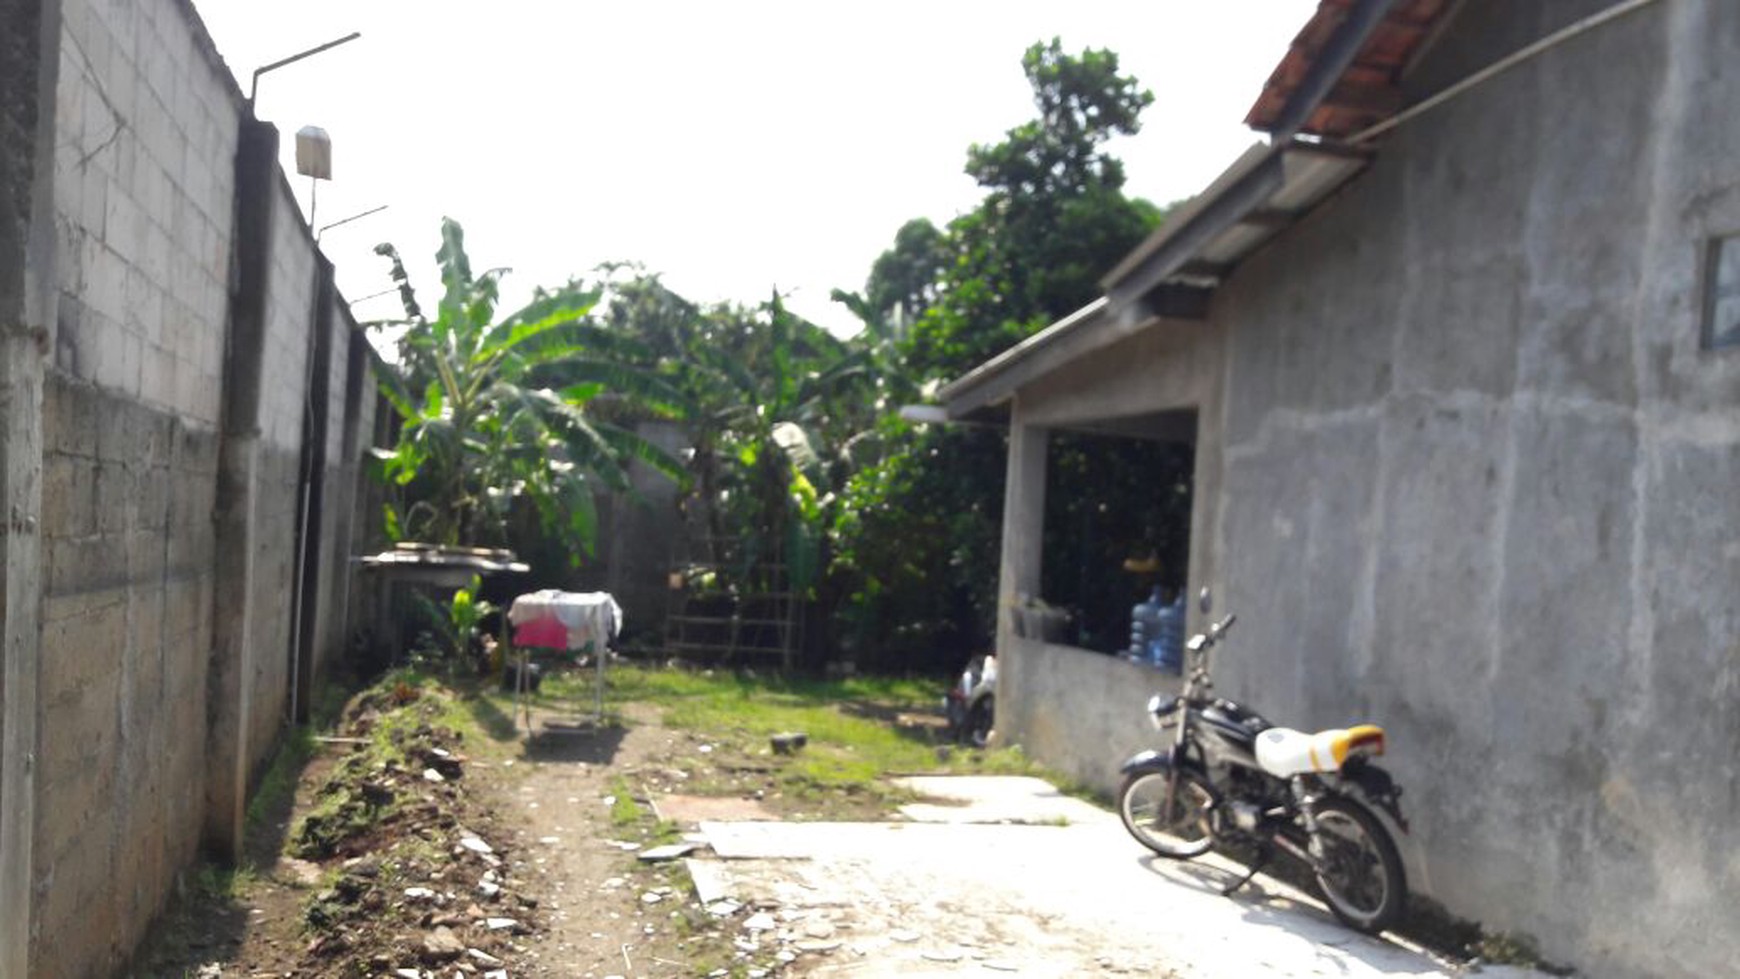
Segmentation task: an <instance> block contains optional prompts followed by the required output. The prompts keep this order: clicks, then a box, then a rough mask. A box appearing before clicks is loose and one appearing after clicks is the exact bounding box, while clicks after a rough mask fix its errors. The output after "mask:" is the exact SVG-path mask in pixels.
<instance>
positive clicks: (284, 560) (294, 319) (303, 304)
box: [248, 181, 317, 767]
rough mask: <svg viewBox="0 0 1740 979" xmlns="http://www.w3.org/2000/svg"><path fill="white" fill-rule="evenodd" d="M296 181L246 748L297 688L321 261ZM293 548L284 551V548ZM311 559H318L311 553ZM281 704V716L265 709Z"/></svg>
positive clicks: (284, 225) (271, 362)
mask: <svg viewBox="0 0 1740 979" xmlns="http://www.w3.org/2000/svg"><path fill="white" fill-rule="evenodd" d="M299 214H300V212H299V211H298V209H297V205H296V201H295V198H294V197H293V196H292V195H291V193H290V187H289V185H288V184H285V183H283V182H282V181H280V182H279V186H278V189H277V200H276V201H275V203H274V208H273V214H272V227H271V237H272V241H271V263H270V266H269V268H270V272H269V277H268V284H267V287H266V329H265V337H264V340H263V345H264V347H265V351H264V357H265V364H266V365H267V366H266V367H265V369H264V370H263V371H262V373H261V385H260V407H259V412H260V415H259V428H260V442H259V457H258V459H257V460H256V465H257V466H258V479H257V482H256V493H255V497H254V519H255V520H256V521H257V527H256V533H255V537H254V545H253V546H254V577H253V583H252V584H253V595H254V601H253V604H254V608H255V610H256V611H255V619H254V625H253V641H254V645H255V648H256V652H255V655H254V657H253V667H254V675H253V677H252V678H251V680H250V682H251V683H252V684H253V703H254V704H255V705H256V707H255V710H254V712H253V716H252V725H253V729H252V734H251V735H250V736H249V738H248V744H249V746H250V748H251V749H252V748H253V747H254V746H259V750H260V751H261V752H262V754H261V755H259V756H257V757H254V758H251V759H250V767H252V766H253V765H255V764H258V762H259V761H260V760H261V759H262V758H263V757H264V754H263V753H264V752H265V751H267V750H269V749H270V746H271V745H272V743H273V740H274V738H273V735H274V733H275V732H276V731H277V730H278V729H279V728H280V727H281V726H282V725H283V724H284V722H285V718H286V711H287V710H288V707H289V703H290V698H291V684H292V682H293V672H292V664H293V651H292V645H291V644H292V639H293V633H294V630H295V622H296V613H295V608H294V605H293V603H292V602H291V600H290V599H291V596H293V595H294V594H295V592H296V574H297V569H298V563H297V560H298V549H297V546H296V545H295V543H294V542H295V541H296V530H297V526H298V525H297V520H298V513H297V511H298V508H299V506H300V503H301V495H300V486H301V479H302V473H301V458H302V427H303V424H304V421H305V419H304V415H305V411H304V408H305V405H306V401H307V396H308V394H307V392H308V355H309V331H310V329H311V323H312V317H313V315H314V296H315V289H316V284H317V283H316V279H315V271H316V256H315V252H314V247H313V239H312V236H311V235H310V234H309V231H308V228H307V226H306V225H304V224H303V223H302V220H301V218H300V217H299ZM287 541H288V542H291V544H290V546H286V545H285V542H287ZM311 556H312V555H311ZM263 705H275V709H262V706H263Z"/></svg>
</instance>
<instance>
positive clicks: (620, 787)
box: [610, 775, 642, 829]
mask: <svg viewBox="0 0 1740 979" xmlns="http://www.w3.org/2000/svg"><path fill="white" fill-rule="evenodd" d="M641 815H642V814H641V809H640V803H638V802H635V801H634V790H633V789H631V788H630V787H629V784H628V779H626V778H623V777H622V776H621V775H618V776H616V777H615V778H612V779H611V780H610V825H612V826H614V827H616V828H617V829H625V828H627V827H629V826H633V825H635V824H637V823H639V822H640V819H641Z"/></svg>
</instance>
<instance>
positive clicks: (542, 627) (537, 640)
mask: <svg viewBox="0 0 1740 979" xmlns="http://www.w3.org/2000/svg"><path fill="white" fill-rule="evenodd" d="M514 645H516V646H538V647H542V648H544V649H567V648H568V628H567V626H564V625H563V624H562V623H561V621H560V620H559V619H557V618H556V617H555V616H553V615H546V616H543V617H541V618H536V619H533V620H531V621H530V622H522V623H520V624H519V625H518V626H516V627H514Z"/></svg>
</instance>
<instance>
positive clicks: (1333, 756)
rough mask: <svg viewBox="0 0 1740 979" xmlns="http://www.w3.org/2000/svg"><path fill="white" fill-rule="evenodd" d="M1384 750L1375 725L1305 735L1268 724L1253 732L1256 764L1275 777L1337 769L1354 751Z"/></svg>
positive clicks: (1380, 732)
mask: <svg viewBox="0 0 1740 979" xmlns="http://www.w3.org/2000/svg"><path fill="white" fill-rule="evenodd" d="M1383 753H1384V729H1383V728H1381V727H1378V726H1377V725H1375V724H1360V725H1358V726H1356V727H1351V728H1331V729H1329V730H1327V731H1318V732H1316V733H1312V734H1307V733H1306V732H1304V731H1295V730H1293V729H1292V728H1286V727H1272V728H1269V729H1268V730H1267V731H1264V732H1263V733H1261V734H1259V735H1257V764H1258V765H1261V766H1262V767H1263V771H1265V772H1268V773H1269V774H1270V775H1273V776H1275V777H1277V778H1292V777H1293V776H1295V775H1304V774H1306V773H1317V774H1323V773H1325V772H1338V771H1340V770H1341V766H1342V764H1343V763H1345V762H1346V761H1347V759H1349V758H1351V757H1353V756H1354V755H1356V754H1374V755H1381V754H1383Z"/></svg>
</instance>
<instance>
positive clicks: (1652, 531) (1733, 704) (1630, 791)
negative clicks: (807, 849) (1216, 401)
mask: <svg viewBox="0 0 1740 979" xmlns="http://www.w3.org/2000/svg"><path fill="white" fill-rule="evenodd" d="M1607 5H1608V4H1607V3H1605V2H1595V0H1589V2H1574V3H1573V2H1544V3H1531V4H1515V3H1507V2H1501V0H1470V2H1469V3H1467V4H1466V5H1464V6H1463V7H1462V9H1461V11H1460V13H1458V14H1457V15H1456V16H1455V17H1454V19H1453V20H1452V21H1451V23H1450V25H1449V29H1448V30H1447V31H1446V33H1445V34H1444V35H1443V36H1442V38H1441V39H1440V40H1439V41H1438V42H1437V44H1436V45H1435V46H1434V47H1433V48H1432V49H1431V50H1430V52H1429V53H1428V55H1427V56H1426V59H1425V60H1424V61H1423V62H1422V64H1421V65H1420V66H1419V67H1418V68H1417V70H1416V71H1415V72H1414V73H1413V74H1412V75H1410V76H1409V78H1408V79H1407V80H1406V84H1407V85H1408V86H1409V87H1410V88H1412V89H1413V94H1414V96H1416V97H1418V96H1419V95H1423V94H1426V93H1429V92H1432V91H1436V90H1437V89H1439V88H1441V87H1442V86H1443V85H1445V84H1447V83H1449V82H1451V81H1454V80H1456V79H1458V78H1460V77H1462V76H1464V75H1465V74H1467V73H1468V72H1469V71H1471V70H1473V69H1475V68H1478V67H1480V66H1483V65H1484V64H1487V63H1489V62H1491V61H1492V60H1495V59H1496V58H1497V57H1498V56H1500V55H1502V54H1504V53H1506V52H1508V51H1510V50H1513V49H1515V48H1517V47H1520V46H1521V45H1522V44H1524V43H1527V42H1529V41H1531V40H1533V39H1535V38H1537V37H1540V36H1542V35H1544V34H1546V33H1547V32H1549V31H1551V30H1553V29H1555V28H1557V27H1559V26H1562V25H1564V24H1566V23H1569V22H1570V21H1571V20H1573V19H1575V18H1576V17H1579V16H1582V15H1584V14H1587V13H1591V12H1593V11H1595V10H1598V9H1601V8H1604V7H1606V6H1607ZM1737 101H1740V5H1736V4H1732V3H1727V2H1722V0H1669V2H1662V3H1658V4H1655V5H1653V6H1651V7H1649V8H1646V9H1645V10H1644V11H1643V12H1641V13H1637V14H1633V15H1630V16H1628V17H1626V18H1625V19H1623V20H1622V21H1619V22H1616V23H1615V24H1613V25H1611V26H1609V27H1606V28H1603V29H1601V30H1599V31H1596V32H1594V33H1592V34H1589V35H1586V36H1584V37H1582V38H1580V39H1578V40H1576V41H1573V42H1571V43H1569V44H1566V45H1564V46H1562V47H1560V48H1558V49H1555V50H1553V51H1550V52H1548V53H1546V54H1544V55H1542V56H1540V57H1539V58H1537V59H1535V60H1533V61H1531V62H1528V63H1527V64H1525V65H1524V66H1522V67H1520V68H1518V69H1516V70H1514V71H1512V72H1510V73H1508V74H1505V75H1503V76H1500V77H1499V78H1497V79H1495V80H1493V81H1491V82H1489V83H1487V84H1486V85H1484V86H1482V87H1480V88H1477V89H1475V90H1473V91H1471V92H1469V93H1468V94H1466V95H1464V96H1462V97H1460V98H1458V99H1456V100H1455V101H1453V102H1450V103H1448V104H1446V105H1445V106H1443V107H1442V108H1439V109H1437V110H1434V111H1432V112H1431V113H1429V114H1427V115H1425V116H1422V117H1420V118H1419V119H1418V120H1416V121H1414V122H1412V123H1409V124H1407V125H1405V126H1404V127H1402V128H1401V129H1399V130H1398V131H1396V132H1395V133H1394V134H1392V135H1391V136H1390V137H1387V139H1386V142H1385V143H1384V144H1383V145H1382V147H1381V148H1380V150H1379V154H1378V156H1377V159H1376V161H1375V162H1374V164H1373V165H1372V167H1371V169H1370V170H1369V171H1368V172H1367V173H1366V174H1364V175H1363V176H1362V177H1360V178H1359V179H1358V180H1357V181H1356V182H1355V183H1354V184H1353V185H1351V186H1350V187H1349V188H1347V189H1345V190H1344V191H1343V192H1342V193H1341V194H1340V195H1339V196H1338V197H1337V198H1335V199H1332V200H1331V201H1330V202H1328V203H1327V204H1325V205H1324V206H1323V207H1322V208H1321V209H1319V211H1317V212H1316V213H1315V214H1314V215H1312V216H1310V217H1309V218H1307V219H1306V220H1304V221H1303V222H1301V223H1300V224H1298V225H1296V226H1295V227H1293V228H1291V229H1290V230H1289V231H1288V232H1286V233H1285V234H1284V235H1283V237H1282V238H1281V239H1279V240H1278V241H1277V243H1275V244H1274V245H1272V246H1271V247H1269V248H1268V249H1266V250H1265V251H1263V252H1261V253H1259V254H1258V255H1256V256H1255V257H1253V258H1252V259H1251V260H1249V261H1247V262H1246V263H1245V265H1243V266H1242V267H1241V268H1240V269H1239V270H1238V271H1237V272H1236V273H1235V274H1234V276H1233V278H1232V279H1231V281H1230V282H1228V283H1227V284H1226V285H1224V286H1223V287H1222V289H1221V290H1220V292H1219V294H1218V296H1217V299H1216V303H1215V307H1214V310H1213V316H1212V321H1213V331H1215V332H1218V333H1219V334H1220V335H1221V336H1222V338H1223V340H1224V342H1225V344H1226V352H1225V362H1224V363H1225V369H1224V374H1223V382H1224V401H1223V403H1222V410H1223V411H1224V428H1223V430H1222V431H1221V433H1220V437H1219V441H1220V443H1221V454H1220V457H1219V459H1217V460H1215V461H1214V462H1212V463H1210V464H1209V468H1210V471H1208V472H1204V471H1202V470H1203V469H1204V468H1205V465H1204V462H1203V460H1202V458H1201V456H1200V455H1199V474H1198V476H1199V486H1198V493H1199V498H1201V497H1205V496H1208V495H1209V493H1210V492H1213V493H1214V494H1215V496H1216V497H1217V500H1216V503H1215V512H1214V513H1213V514H1212V515H1211V517H1210V522H1209V525H1208V526H1207V527H1206V528H1205V527H1203V526H1202V525H1200V523H1199V525H1198V526H1197V527H1196V528H1195V531H1194V533H1193V561H1192V564H1193V575H1194V574H1195V573H1196V571H1197V570H1198V564H1197V558H1198V556H1199V555H1200V554H1201V552H1202V551H1203V550H1204V549H1206V550H1208V551H1211V552H1212V556H1209V557H1206V558H1205V559H1206V560H1208V561H1210V562H1212V565H1211V566H1212V567H1213V568H1215V569H1216V570H1215V571H1213V572H1212V573H1210V574H1208V575H1205V576H1203V575H1198V576H1195V577H1194V578H1193V585H1197V584H1205V583H1207V584H1213V585H1215V586H1216V587H1217V590H1218V592H1219V595H1220V608H1221V609H1223V610H1229V611H1236V612H1238V614H1239V616H1240V624H1239V625H1238V626H1237V627H1235V631H1234V633H1233V635H1232V638H1231V641H1230V642H1229V643H1228V644H1227V645H1226V646H1225V647H1224V649H1223V651H1222V653H1221V657H1220V660H1219V662H1218V663H1217V676H1218V678H1219V680H1220V683H1221V686H1222V688H1223V691H1224V692H1226V693H1227V694H1229V695H1232V696H1235V697H1238V698H1241V699H1248V700H1249V701H1250V702H1252V703H1253V704H1254V705H1255V706H1256V707H1257V708H1259V709H1260V710H1262V711H1263V712H1264V713H1265V714H1267V715H1268V716H1270V717H1271V718H1272V719H1275V720H1278V721H1281V722H1285V723H1288V724H1291V725H1294V726H1300V727H1320V726H1330V725H1339V724H1343V723H1346V722H1349V721H1353V720H1363V719H1367V718H1369V719H1372V720H1376V721H1378V722H1380V723H1383V724H1384V725H1385V726H1386V727H1387V728H1388V729H1389V731H1390V734H1391V755H1390V757H1389V758H1388V759H1387V763H1388V764H1389V766H1390V767H1391V768H1392V769H1393V770H1394V771H1395V773H1396V774H1397V776H1398V777H1399V779H1400V781H1401V783H1402V784H1403V785H1404V786H1406V787H1407V791H1408V795H1407V797H1406V798H1405V799H1404V805H1405V808H1406V809H1407V810H1408V811H1409V813H1410V815H1411V816H1412V818H1413V827H1414V833H1413V834H1412V835H1411V836H1409V837H1407V838H1406V839H1405V840H1404V841H1403V849H1404V852H1405V854H1406V856H1407V858H1408V859H1409V862H1410V865H1411V867H1412V871H1413V883H1414V885H1415V887H1416V888H1417V889H1418V890H1419V891H1421V892H1423V893H1426V894H1429V895H1432V896H1433V897H1435V898H1437V899H1439V900H1441V901H1442V902H1444V903H1445V904H1446V905H1448V906H1449V908H1450V909H1451V910H1452V911H1454V912H1457V913H1459V914H1462V915H1465V916H1468V917H1472V918H1477V919H1479V920H1482V921H1484V922H1486V923H1487V924H1488V925H1489V926H1491V927H1494V928H1498V929H1502V930H1506V931H1512V932H1518V933H1523V934H1527V935H1532V936H1534V937H1535V938H1536V939H1538V940H1539V941H1540V943H1541V946H1542V950H1543V951H1544V952H1545V954H1546V955H1547V956H1549V957H1550V958H1554V959H1559V960H1565V961H1569V962H1572V963H1574V964H1577V965H1579V966H1581V967H1582V968H1583V969H1584V970H1585V972H1586V973H1587V974H1591V975H1601V976H1613V977H1621V979H1626V977H1641V976H1663V977H1690V976H1705V975H1714V974H1722V973H1724V972H1726V971H1729V970H1730V965H1729V963H1731V962H1732V961H1733V959H1734V957H1735V955H1736V954H1737V953H1740V939H1737V938H1736V936H1735V934H1734V932H1733V930H1732V929H1731V928H1729V927H1727V919H1728V917H1730V911H1729V908H1730V905H1731V904H1732V898H1733V897H1735V896H1736V895H1740V862H1737V861H1735V860H1734V859H1732V858H1731V856H1730V855H1731V854H1734V853H1740V823H1737V822H1736V821H1735V819H1734V817H1733V813H1734V811H1735V809H1736V806H1737V804H1740V777H1737V776H1736V773H1735V768H1734V764H1733V752H1734V747H1735V745H1736V744H1740V699H1737V697H1736V694H1737V692H1740V606H1737V605H1736V603H1735V600H1734V597H1735V596H1736V595H1740V531H1737V529H1736V528H1740V492H1737V491H1736V487H1740V351H1735V350H1732V349H1730V350H1724V351H1709V350H1704V349H1701V345H1700V333H1701V323H1700V316H1701V313H1702V298H1701V297H1702V294H1701V287H1702V283H1701V281H1700V273H1701V269H1702V261H1701V256H1702V254H1703V249H1704V247H1705V244H1706V242H1707V241H1708V239H1709V238H1710V237H1711V236H1712V235H1717V234H1726V233H1733V232H1734V231H1736V230H1740V127H1737V126H1735V125H1732V124H1731V121H1732V120H1733V118H1734V114H1733V106H1734V105H1735V104H1736V102H1737ZM1208 342H1212V341H1208ZM1127 354H1128V352H1126V356H1125V357H1117V356H1112V355H1110V354H1108V355H1105V356H1102V357H1100V358H1097V360H1098V365H1097V366H1091V367H1090V366H1086V365H1084V366H1083V367H1082V368H1080V369H1079V370H1080V371H1081V372H1082V373H1083V376H1084V377H1085V376H1089V375H1091V376H1092V377H1093V380H1094V383H1096V384H1098V385H1099V387H1100V392H1099V393H1098V394H1096V395H1094V398H1095V399H1096V400H1097V401H1098V402H1099V405H1097V406H1096V407H1095V409H1094V410H1095V411H1105V412H1107V413H1114V414H1115V413H1120V411H1121V410H1122V409H1120V408H1119V407H1118V406H1120V405H1123V406H1129V407H1134V406H1135V405H1137V404H1144V405H1145V404H1148V403H1151V402H1153V401H1154V400H1155V397H1156V396H1155V395H1154V394H1153V393H1151V392H1149V391H1148V390H1147V386H1148V385H1149V383H1150V379H1151V378H1155V377H1160V376H1164V367H1163V364H1162V365H1157V364H1155V363H1154V362H1152V361H1146V360H1144V361H1135V360H1130V359H1128V358H1127ZM1148 356H1153V357H1158V358H1159V359H1160V360H1162V361H1166V360H1178V359H1179V358H1180V357H1185V358H1188V357H1190V356H1193V355H1191V354H1188V353H1184V354H1179V353H1173V352H1166V351H1159V350H1157V351H1155V352H1153V353H1152V354H1149V355H1148ZM1119 360H1124V362H1125V365H1127V366H1123V367H1120V366H1118V361H1119ZM1064 386H1067V385H1064ZM1038 393H1039V392H1038V391H1037V390H1035V391H1026V390H1024V391H1022V392H1021V393H1020V395H1019V397H1018V401H1017V405H1018V413H1017V418H1018V419H1021V418H1023V417H1031V418H1038V417H1043V414H1042V413H1043V412H1045V411H1047V410H1049V409H1047V408H1045V407H1044V406H1043V405H1040V404H1037V403H1036V396H1037V394H1038ZM1064 397H1065V395H1064V393H1063V392H1062V391H1057V392H1053V393H1051V394H1050V398H1051V400H1053V401H1057V402H1061V401H1062V400H1064ZM1058 417H1063V416H1062V415H1061V414H1060V415H1059V416H1058ZM1207 442H1208V435H1207V434H1206V433H1205V435H1204V438H1203V444H1205V445H1206V443H1207ZM1205 477H1206V478H1207V481H1206V482H1205V479H1204V478H1205ZM1210 484H1212V485H1210ZM1202 516H1203V513H1202V512H1201V511H1199V513H1198V518H1199V520H1200V518H1201V517H1202ZM1030 655H1033V656H1034V658H1036V659H1038V660H1039V661H1041V663H1042V665H1041V666H1040V667H1036V668H1020V669H1017V670H1015V671H1013V672H1014V675H1015V676H1017V677H1025V678H1031V679H1032V683H1031V685H1027V684H1026V683H1025V682H1024V684H1023V686H1022V693H1023V694H1031V695H1033V696H1036V697H1038V696H1043V697H1045V698H1047V699H1048V702H1049V703H1050V704H1051V707H1050V709H1051V710H1052V711H1054V712H1056V714H1057V715H1058V716H1063V715H1064V714H1066V713H1071V714H1075V715H1078V716H1084V715H1086V714H1087V712H1088V711H1089V710H1091V709H1097V704H1096V703H1095V702H1094V701H1092V699H1091V698H1093V697H1098V696H1104V695H1105V692H1104V691H1101V690H1100V689H1099V685H1100V684H1102V683H1103V682H1104V681H1103V680H1093V681H1091V682H1088V683H1083V684H1079V685H1072V684H1070V683H1068V682H1067V679H1068V677H1066V676H1062V675H1061V674H1063V673H1070V670H1069V668H1070V667H1072V666H1073V667H1074V668H1077V669H1080V668H1082V667H1085V666H1092V665H1094V664H1081V663H1066V662H1064V658H1065V656H1067V654H1060V653H1058V652H1055V651H1052V650H1045V651H1044V652H1040V653H1036V654H1030ZM1084 672H1087V673H1091V672H1092V671H1091V670H1086V671H1084ZM1053 673H1057V674H1060V675H1058V676H1057V677H1056V678H1055V679H1047V680H1045V681H1044V682H1043V683H1042V682H1041V680H1040V678H1041V677H1051V676H1052V674H1053ZM1070 675H1071V676H1073V673H1070ZM1011 693H1012V695H1013V694H1014V691H1011ZM1034 710H1038V709H1037V708H1035V709H1034ZM1015 716H1017V717H1022V716H1024V713H1023V712H1019V711H1018V712H1017V713H1016V715H1015ZM1045 723H1046V722H1042V721H1041V720H1038V719H1026V720H1023V721H1022V722H1021V728H1022V729H1020V730H1016V731H1013V732H1012V734H1013V735H1014V736H1015V737H1018V738H1019V737H1028V738H1031V739H1034V740H1035V741H1036V743H1039V744H1044V743H1047V740H1048V739H1041V738H1039V737H1038V736H1037V735H1035V734H1033V733H1031V732H1035V731H1039V730H1041V729H1043V728H1044V724H1045ZM1079 737H1080V741H1081V743H1083V744H1088V745H1092V744H1093V743H1094V742H1095V741H1096V740H1097V739H1101V738H1102V737H1103V733H1102V732H1099V731H1097V730H1094V729H1089V728H1083V729H1081V730H1080V731H1079ZM1058 756H1059V757H1060V758H1065V759H1067V758H1069V757H1070V756H1069V755H1068V754H1065V753H1063V752H1061V750H1059V751H1058ZM1041 757H1047V756H1046V755H1045V754H1043V753H1042V754H1041ZM1048 760H1050V759H1049V758H1048Z"/></svg>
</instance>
